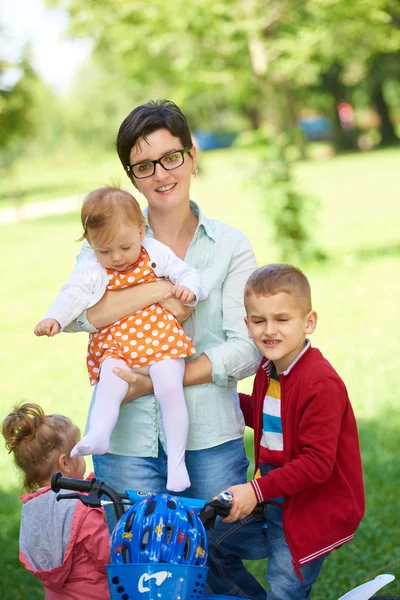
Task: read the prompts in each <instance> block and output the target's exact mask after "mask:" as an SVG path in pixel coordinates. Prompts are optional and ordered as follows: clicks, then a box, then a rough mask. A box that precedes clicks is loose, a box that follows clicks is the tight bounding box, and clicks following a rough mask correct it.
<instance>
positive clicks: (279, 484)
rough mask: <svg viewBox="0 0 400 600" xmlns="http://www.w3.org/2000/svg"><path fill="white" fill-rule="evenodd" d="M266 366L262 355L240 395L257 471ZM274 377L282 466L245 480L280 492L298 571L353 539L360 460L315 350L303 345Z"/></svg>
mask: <svg viewBox="0 0 400 600" xmlns="http://www.w3.org/2000/svg"><path fill="white" fill-rule="evenodd" d="M269 364H270V363H269V361H267V359H265V358H264V359H263V360H262V361H261V364H260V367H259V368H258V371H257V374H256V377H255V380H254V386H253V392H252V395H251V396H249V395H246V394H240V405H241V408H242V411H243V414H244V418H245V422H246V425H247V426H249V427H251V428H253V429H254V454H255V461H254V464H255V468H256V470H257V468H258V459H259V454H260V440H261V434H262V413H263V403H264V398H265V394H266V392H267V388H268V383H269V373H270V368H268V366H269ZM279 380H280V386H281V419H282V433H283V463H284V464H283V466H282V467H281V468H278V469H274V470H273V471H271V472H270V473H268V475H266V476H264V477H260V478H259V479H253V480H252V482H251V484H252V486H253V490H254V492H255V494H256V496H257V500H258V502H262V501H263V500H268V499H269V498H279V497H281V496H284V504H283V513H282V521H283V529H284V533H285V538H286V541H287V543H288V546H289V548H290V551H291V553H292V557H293V563H294V566H295V568H296V570H297V572H298V573H299V574H300V572H299V566H301V565H303V564H305V563H307V562H310V561H311V560H314V559H315V558H318V557H319V556H322V555H323V554H326V553H328V552H330V551H331V550H333V549H335V548H338V547H339V546H341V545H342V544H344V543H345V542H348V541H350V540H351V539H352V538H353V537H354V533H355V531H356V529H357V527H358V525H359V523H360V521H361V519H362V517H363V515H364V511H365V498H364V484H363V476H362V465H361V456H360V448H359V442H358V432H357V424H356V421H355V417H354V413H353V409H352V407H351V404H350V400H349V397H348V395H347V391H346V387H345V385H344V383H343V381H342V380H341V378H340V377H339V375H338V374H337V373H336V371H335V370H334V368H333V367H332V366H331V365H330V363H329V362H328V361H327V360H326V359H325V358H324V357H323V356H322V354H321V352H320V351H319V350H317V349H316V348H310V347H306V348H305V350H304V351H303V352H302V353H301V354H300V355H299V357H298V359H297V360H296V361H294V363H292V365H291V367H289V368H288V369H287V370H286V371H285V372H284V373H281V375H280V376H279Z"/></svg>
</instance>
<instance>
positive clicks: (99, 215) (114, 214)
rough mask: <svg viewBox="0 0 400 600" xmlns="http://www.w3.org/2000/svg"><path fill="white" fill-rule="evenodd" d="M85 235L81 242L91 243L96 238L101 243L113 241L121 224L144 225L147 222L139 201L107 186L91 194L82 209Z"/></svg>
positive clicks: (118, 189)
mask: <svg viewBox="0 0 400 600" xmlns="http://www.w3.org/2000/svg"><path fill="white" fill-rule="evenodd" d="M81 222H82V227H83V234H82V237H81V240H83V239H86V240H88V241H89V242H90V238H91V237H96V239H97V240H98V241H99V242H105V241H106V240H110V239H112V238H113V237H114V236H115V235H116V233H117V231H118V227H119V226H120V225H121V223H126V224H128V225H130V224H133V225H137V226H138V227H139V228H140V227H141V226H142V225H144V223H145V220H144V217H143V214H142V211H141V209H140V206H139V203H138V201H137V200H136V199H135V198H134V197H133V196H132V194H130V193H129V192H126V191H124V190H121V189H120V188H117V187H111V186H106V187H102V188H98V189H97V190H93V191H92V192H90V193H89V194H88V195H87V196H86V197H85V199H84V201H83V204H82V209H81Z"/></svg>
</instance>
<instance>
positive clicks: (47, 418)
mask: <svg viewBox="0 0 400 600" xmlns="http://www.w3.org/2000/svg"><path fill="white" fill-rule="evenodd" d="M1 431H2V434H3V437H4V439H5V440H6V448H7V450H8V452H9V453H11V452H12V453H13V454H14V461H15V464H16V465H17V467H18V468H19V469H21V471H22V472H23V474H24V477H23V487H24V489H25V490H26V491H28V492H30V491H32V490H34V489H36V488H38V487H41V486H42V485H43V484H44V483H45V482H47V481H48V480H49V479H50V477H51V475H52V473H53V472H54V467H55V465H56V463H57V459H58V457H59V455H60V454H62V453H64V452H65V453H67V454H68V456H69V453H70V451H71V450H72V448H73V446H74V444H75V443H76V439H75V438H76V434H77V432H78V428H77V427H75V425H73V423H72V422H71V421H70V419H68V417H64V416H62V415H45V414H44V411H43V409H42V408H41V407H40V406H39V405H38V404H34V403H24V404H21V405H17V406H15V408H14V410H13V411H12V412H11V413H10V414H9V415H7V417H6V418H5V419H4V421H3V423H2V429H1Z"/></svg>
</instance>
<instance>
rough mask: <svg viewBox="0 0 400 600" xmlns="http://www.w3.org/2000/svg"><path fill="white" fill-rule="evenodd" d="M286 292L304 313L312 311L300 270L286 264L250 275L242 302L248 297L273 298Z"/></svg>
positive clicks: (303, 276)
mask: <svg viewBox="0 0 400 600" xmlns="http://www.w3.org/2000/svg"><path fill="white" fill-rule="evenodd" d="M279 292H286V293H287V294H290V295H291V296H294V297H295V298H297V300H298V301H299V303H300V304H301V305H302V306H303V309H304V311H305V312H306V313H308V312H309V311H310V310H312V304H311V287H310V283H309V281H308V279H307V277H306V276H305V275H304V273H303V272H302V271H300V269H298V268H297V267H294V266H293V265H287V264H279V263H277V264H270V265H266V266H264V267H260V268H259V269H257V270H256V271H254V273H252V274H251V275H250V277H249V278H248V280H247V283H246V286H245V288H244V301H245V304H246V300H247V299H248V298H249V296H251V295H254V296H273V295H275V294H278V293H279Z"/></svg>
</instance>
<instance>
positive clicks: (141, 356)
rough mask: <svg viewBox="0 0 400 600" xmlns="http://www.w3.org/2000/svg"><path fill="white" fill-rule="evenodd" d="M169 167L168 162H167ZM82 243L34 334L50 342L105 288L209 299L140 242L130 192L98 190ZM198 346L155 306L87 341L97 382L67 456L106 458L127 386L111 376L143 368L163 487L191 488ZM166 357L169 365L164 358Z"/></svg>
mask: <svg viewBox="0 0 400 600" xmlns="http://www.w3.org/2000/svg"><path fill="white" fill-rule="evenodd" d="M169 160H170V161H172V160H173V157H169ZM81 220H82V225H83V229H84V233H83V236H82V237H83V238H84V239H86V240H87V242H88V243H89V245H90V247H91V248H92V250H94V254H93V253H89V254H88V257H87V258H86V259H85V260H83V261H81V262H80V263H78V266H77V267H76V269H75V270H74V272H73V274H72V276H71V278H70V280H69V281H68V283H67V284H66V285H65V286H64V287H63V288H62V290H61V292H60V294H59V296H58V297H57V299H56V300H55V302H54V303H53V305H52V306H51V308H50V310H49V311H48V313H47V315H46V318H45V319H44V320H42V321H41V322H40V323H39V324H38V325H37V326H36V328H35V333H36V335H47V336H52V335H54V334H55V333H58V331H60V330H61V329H62V328H63V327H64V326H66V325H68V324H69V323H70V322H71V321H73V320H74V319H75V318H76V317H77V316H78V315H79V314H80V313H81V312H82V310H84V309H86V308H88V307H90V306H93V305H94V304H96V303H97V302H98V301H99V300H100V298H101V297H102V296H103V295H104V293H105V291H106V290H118V289H122V288H127V287H130V286H134V285H137V284H141V283H145V282H152V281H156V280H157V278H159V277H168V278H169V279H170V280H171V281H172V282H173V283H174V284H175V285H174V286H173V287H172V288H171V291H170V293H169V294H167V297H173V298H176V299H178V300H180V301H181V302H183V303H186V304H189V305H195V304H196V303H197V301H198V300H203V299H205V298H206V297H207V290H206V288H205V287H204V286H203V285H202V283H201V280H200V276H199V275H198V274H197V272H196V271H195V270H194V269H193V268H191V267H188V266H187V265H186V264H185V263H184V262H183V261H182V260H180V259H178V258H177V257H176V256H175V254H174V253H173V252H172V251H171V250H170V249H169V248H167V246H165V245H164V244H162V243H161V242H158V241H156V240H152V239H145V222H144V218H143V215H142V212H141V210H140V206H139V204H138V203H137V202H136V200H135V199H134V197H133V196H132V195H131V194H129V193H128V192H124V191H123V190H120V189H118V188H111V187H106V188H100V189H98V190H95V191H93V192H91V193H90V194H89V195H88V196H87V197H86V198H85V200H84V203H83V206H82V211H81ZM194 353H195V348H194V346H193V344H192V343H191V341H190V339H189V338H188V337H187V335H186V334H185V332H184V330H183V329H182V327H181V326H180V325H179V323H178V321H177V320H176V319H175V318H174V317H173V316H172V314H170V313H169V312H168V311H167V310H165V309H164V308H162V307H161V306H160V305H159V304H152V305H151V306H149V307H147V308H146V309H143V310H140V311H138V312H136V313H134V314H133V315H129V316H128V317H125V318H123V319H120V320H119V321H117V322H116V323H113V324H112V325H110V326H108V327H104V328H103V329H101V330H100V331H99V332H97V333H93V334H91V335H90V337H89V347H88V355H87V366H88V371H89V377H90V382H91V384H92V385H94V384H95V383H97V382H98V386H97V389H96V398H95V402H94V405H93V408H92V411H91V414H90V419H89V430H88V432H87V434H86V435H85V436H84V438H83V439H82V441H81V442H79V443H78V444H77V445H76V446H75V448H74V449H73V450H72V453H71V456H72V457H76V456H82V455H85V454H104V453H105V452H107V450H108V448H109V445H110V438H111V434H112V431H113V429H114V427H115V424H116V422H117V420H118V416H119V408H120V405H121V403H122V402H123V400H124V398H125V396H126V393H127V391H128V384H127V383H126V382H125V381H123V380H122V379H120V378H119V377H118V376H117V375H116V374H115V373H114V371H113V370H114V369H115V368H120V369H123V370H126V371H130V370H131V369H137V370H141V372H143V367H147V368H148V371H146V373H147V372H148V374H149V376H150V377H151V380H152V382H153V386H154V392H155V396H156V398H157V400H158V402H159V404H160V407H161V412H162V417H163V423H164V429H165V435H166V445H167V454H168V478H167V488H168V490H171V491H174V492H180V491H182V490H185V489H186V488H188V487H189V486H190V480H189V475H188V472H187V469H186V465H185V450H186V441H187V437H188V431H189V418H188V413H187V408H186V403H185V397H184V394H183V375H184V372H185V358H187V357H190V356H192V355H193V354H194ZM167 359H169V360H167Z"/></svg>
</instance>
